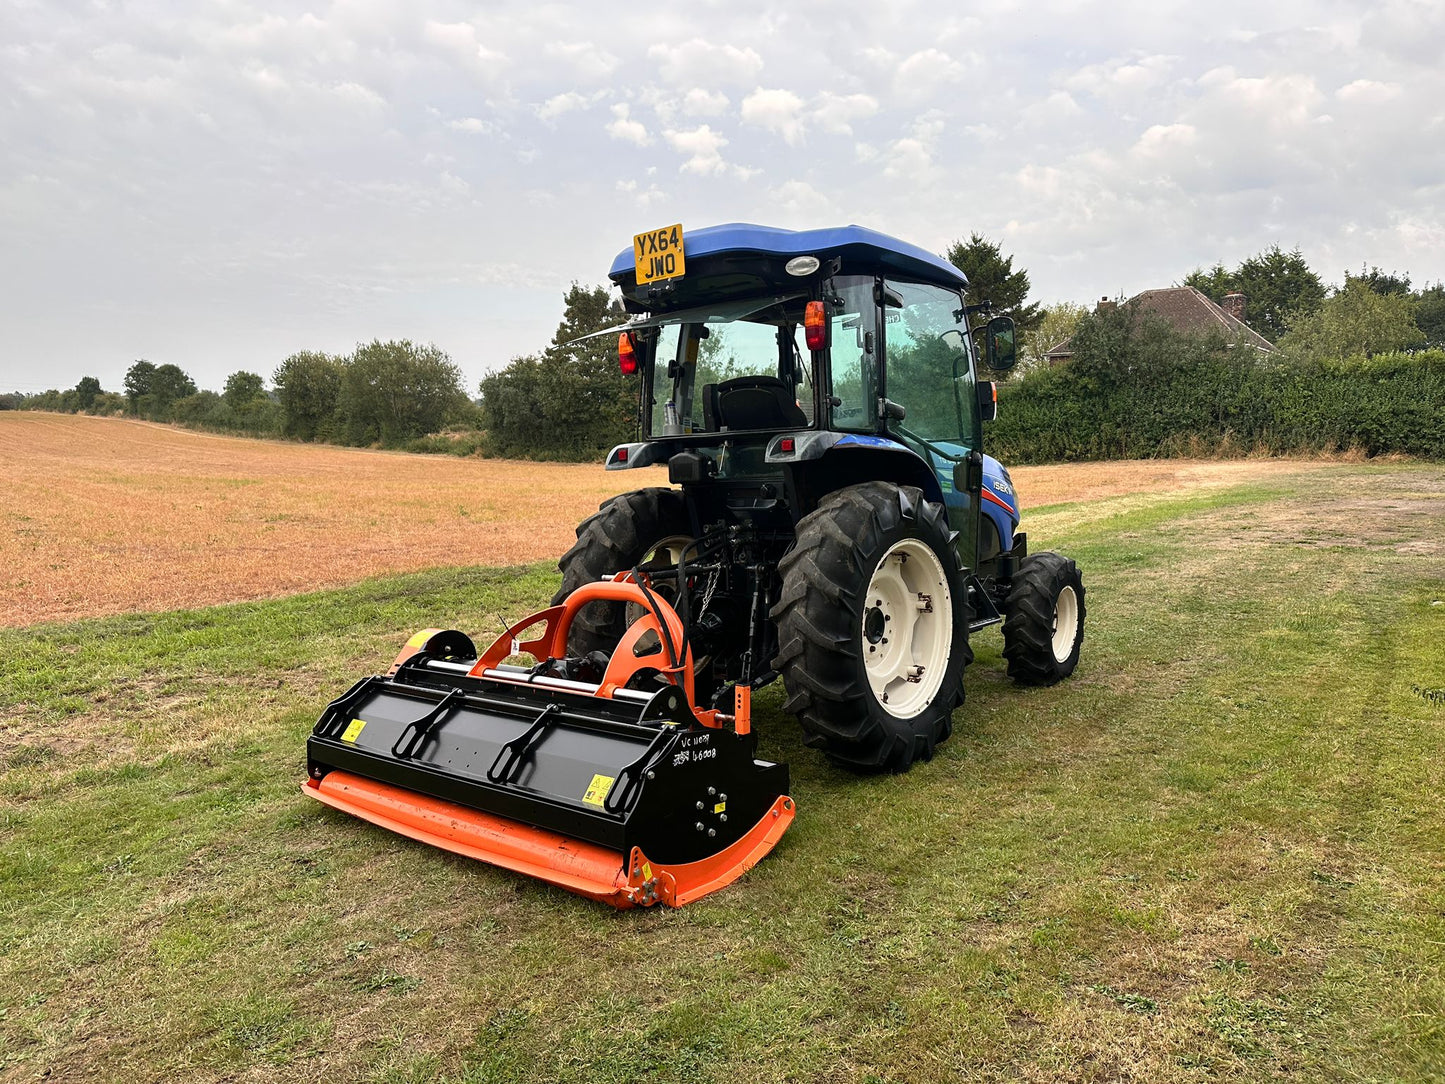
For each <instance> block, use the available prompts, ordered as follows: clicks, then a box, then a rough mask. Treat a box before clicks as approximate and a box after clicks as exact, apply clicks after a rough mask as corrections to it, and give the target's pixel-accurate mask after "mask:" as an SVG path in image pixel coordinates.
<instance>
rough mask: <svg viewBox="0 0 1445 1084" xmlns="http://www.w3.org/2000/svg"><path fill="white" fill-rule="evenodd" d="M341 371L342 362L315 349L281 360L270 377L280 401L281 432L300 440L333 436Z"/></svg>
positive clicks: (343, 369)
mask: <svg viewBox="0 0 1445 1084" xmlns="http://www.w3.org/2000/svg"><path fill="white" fill-rule="evenodd" d="M344 371H345V362H344V361H343V359H341V358H338V357H336V356H334V355H332V354H323V353H321V352H320V351H317V350H302V351H301V352H299V353H296V354H292V355H291V356H290V357H289V358H287V359H286V360H285V361H283V362H282V363H281V364H280V365H279V366H278V367H277V369H276V371H275V372H274V373H273V374H272V375H271V380H272V382H273V383H274V384H275V385H276V397H277V398H278V399H279V400H280V401H281V431H282V433H284V434H285V435H286V436H288V437H296V438H298V439H300V440H318V439H322V440H324V439H326V438H327V437H329V436H331V435H333V433H334V430H335V427H336V424H337V412H338V410H339V407H340V404H341V377H342V373H343V372H344Z"/></svg>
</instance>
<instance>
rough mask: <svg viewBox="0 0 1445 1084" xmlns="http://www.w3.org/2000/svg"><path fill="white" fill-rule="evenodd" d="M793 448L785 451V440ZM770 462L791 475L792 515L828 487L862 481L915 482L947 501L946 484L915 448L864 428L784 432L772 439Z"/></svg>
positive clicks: (829, 489)
mask: <svg viewBox="0 0 1445 1084" xmlns="http://www.w3.org/2000/svg"><path fill="white" fill-rule="evenodd" d="M788 440H791V441H792V450H791V451H784V450H783V449H784V447H785V445H784V441H788ZM766 462H767V463H768V465H769V466H780V467H782V468H783V469H784V472H785V474H786V477H787V480H788V500H789V503H790V505H791V506H792V509H793V515H794V517H795V518H797V519H801V518H802V517H803V516H805V515H807V514H808V513H809V512H811V511H812V510H813V509H814V508H816V507H817V506H818V502H819V501H821V500H822V499H823V498H824V497H826V496H827V495H828V494H829V493H833V492H836V491H837V490H840V489H843V488H844V487H845V486H852V485H858V484H860V483H862V482H893V483H894V484H896V485H901V486H916V487H917V488H918V489H921V490H922V491H923V495H924V497H925V498H927V499H928V500H930V501H935V502H937V503H939V504H942V503H943V487H942V486H941V485H939V482H938V477H937V475H935V474H934V473H933V471H932V469H930V467H929V465H928V464H927V463H926V462H925V461H924V460H923V459H922V458H921V457H920V456H919V455H918V454H917V453H916V452H914V451H913V450H912V449H911V448H908V447H906V446H905V445H903V444H900V443H899V442H898V441H896V440H889V439H888V438H887V437H873V436H865V435H863V434H860V433H826V432H801V433H783V434H780V435H778V436H776V437H774V438H773V439H772V440H770V441H769V442H768V449H767V454H766Z"/></svg>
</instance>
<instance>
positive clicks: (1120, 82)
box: [1064, 54, 1179, 98]
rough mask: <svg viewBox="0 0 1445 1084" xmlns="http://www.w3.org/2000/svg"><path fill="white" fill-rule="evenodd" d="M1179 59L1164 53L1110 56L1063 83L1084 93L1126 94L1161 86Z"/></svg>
mask: <svg viewBox="0 0 1445 1084" xmlns="http://www.w3.org/2000/svg"><path fill="white" fill-rule="evenodd" d="M1178 60H1179V58H1178V57H1177V56H1167V55H1163V54H1154V55H1151V56H1140V57H1133V58H1130V59H1120V58H1113V59H1110V60H1106V61H1104V62H1103V63H1101V64H1087V65H1085V66H1084V67H1082V68H1080V69H1079V70H1077V71H1076V72H1074V73H1073V74H1072V75H1070V76H1068V77H1067V78H1066V79H1065V80H1064V86H1065V87H1067V88H1068V89H1070V90H1077V91H1082V92H1084V93H1087V94H1096V95H1100V96H1107V97H1111V98H1119V97H1129V96H1132V95H1137V94H1140V93H1142V92H1144V91H1147V90H1151V89H1153V88H1154V87H1158V86H1160V85H1162V84H1163V83H1164V82H1165V81H1166V80H1167V79H1168V78H1169V75H1170V73H1171V71H1172V70H1173V68H1174V66H1175V64H1176V62H1177V61H1178Z"/></svg>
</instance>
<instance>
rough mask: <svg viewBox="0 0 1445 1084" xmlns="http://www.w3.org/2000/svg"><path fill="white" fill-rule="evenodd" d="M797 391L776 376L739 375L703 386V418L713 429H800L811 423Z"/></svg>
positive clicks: (706, 424)
mask: <svg viewBox="0 0 1445 1084" xmlns="http://www.w3.org/2000/svg"><path fill="white" fill-rule="evenodd" d="M793 396H794V393H793V390H792V389H791V388H789V387H788V385H787V384H786V383H784V382H783V381H781V380H779V379H778V378H777V377H775V376H739V377H734V378H733V379H732V380H724V381H723V382H722V383H720V384H704V385H703V388H702V421H703V425H704V426H706V427H707V429H708V430H709V431H711V432H717V431H718V430H719V429H722V428H724V427H726V428H728V429H798V428H802V427H804V426H806V425H807V424H808V418H807V415H805V414H804V413H803V411H802V409H801V408H800V407H799V406H798V403H797V401H796V399H794V397H793Z"/></svg>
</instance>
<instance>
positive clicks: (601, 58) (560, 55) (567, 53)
mask: <svg viewBox="0 0 1445 1084" xmlns="http://www.w3.org/2000/svg"><path fill="white" fill-rule="evenodd" d="M542 53H543V55H544V56H547V57H551V58H552V59H554V60H560V61H562V62H563V63H564V64H566V65H567V71H568V74H570V75H573V76H575V77H577V78H579V79H584V80H596V79H605V78H607V77H608V76H609V75H611V74H612V73H613V72H615V71H616V70H617V65H618V63H619V61H618V59H617V58H616V57H615V56H613V55H612V54H611V53H609V52H607V50H605V49H599V48H598V47H597V46H596V45H594V44H593V43H592V42H587V41H567V42H563V41H553V42H548V43H547V44H546V45H545V46H544V47H543V49H542Z"/></svg>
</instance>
